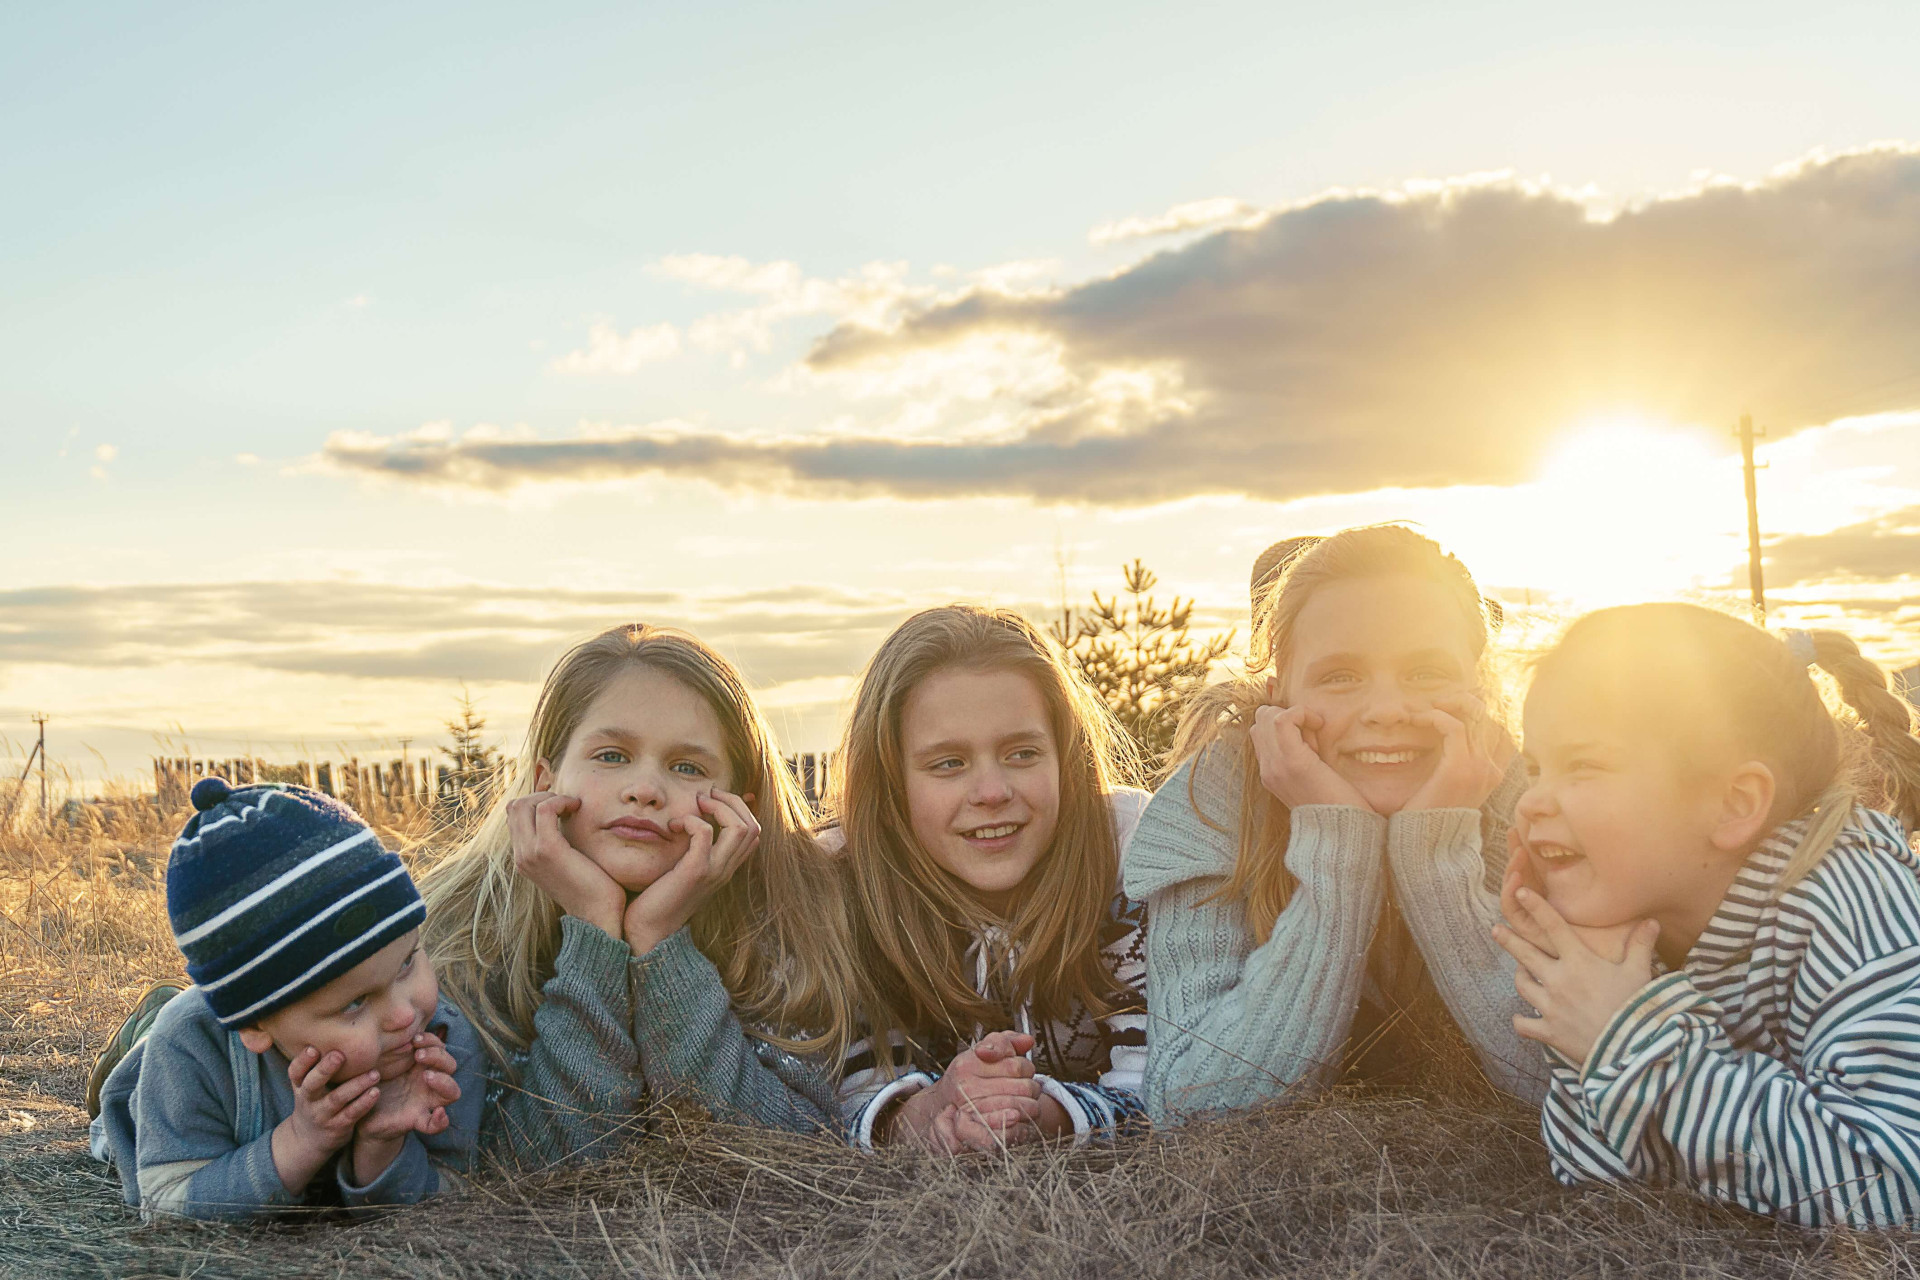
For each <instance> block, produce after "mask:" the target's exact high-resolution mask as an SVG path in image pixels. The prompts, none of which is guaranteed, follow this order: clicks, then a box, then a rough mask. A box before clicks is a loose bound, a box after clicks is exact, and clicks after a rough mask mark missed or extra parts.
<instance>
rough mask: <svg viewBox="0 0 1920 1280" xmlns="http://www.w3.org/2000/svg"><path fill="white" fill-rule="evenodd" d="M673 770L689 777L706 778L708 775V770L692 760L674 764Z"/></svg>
mask: <svg viewBox="0 0 1920 1280" xmlns="http://www.w3.org/2000/svg"><path fill="white" fill-rule="evenodd" d="M673 770H674V772H675V773H678V774H680V775H681V776H683V777H688V778H704V777H706V776H707V771H706V770H705V769H702V768H701V767H700V766H699V765H697V764H695V763H694V762H693V761H691V760H682V761H679V762H678V763H676V764H675V765H674V766H673Z"/></svg>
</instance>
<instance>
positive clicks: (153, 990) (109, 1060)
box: [87, 982, 186, 1118]
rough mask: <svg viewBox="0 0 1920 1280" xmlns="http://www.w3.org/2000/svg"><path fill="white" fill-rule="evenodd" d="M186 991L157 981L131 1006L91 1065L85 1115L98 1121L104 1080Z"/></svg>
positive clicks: (171, 983) (181, 987) (175, 983)
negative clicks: (161, 1014) (167, 1008)
mask: <svg viewBox="0 0 1920 1280" xmlns="http://www.w3.org/2000/svg"><path fill="white" fill-rule="evenodd" d="M185 990H186V988H185V987H183V986H181V985H180V984H179V983H177V982H156V983H154V984H153V985H152V986H150V987H148V988H147V993H146V994H145V995H143V996H141V997H140V1000H139V1002H138V1003H137V1004H135V1005H134V1006H133V1012H132V1013H130V1014H128V1015H127V1020H126V1021H125V1022H123V1023H121V1024H120V1029H119V1030H118V1031H116V1032H114V1033H113V1039H111V1040H109V1041H107V1047H106V1049H105V1050H104V1051H103V1052H102V1053H101V1054H100V1060H99V1061H98V1062H96V1063H94V1064H93V1074H92V1075H90V1076H88V1077H87V1116H88V1117H89V1118H97V1117H98V1116H99V1114H100V1090H101V1088H102V1087H103V1086H105V1084H106V1083H107V1077H108V1076H110V1075H112V1074H113V1069H114V1068H115V1067H117V1066H119V1065H120V1060H121V1059H122V1058H124V1057H126V1056H127V1054H128V1053H129V1052H130V1051H131V1050H132V1049H133V1046H135V1045H137V1044H139V1043H140V1042H141V1041H142V1040H144V1039H146V1036H147V1032H149V1031H151V1030H152V1029H153V1021H154V1019H155V1018H158V1017H159V1016H160V1011H161V1010H162V1009H164V1008H166V1007H167V1001H169V1000H171V999H173V998H174V997H175V996H177V995H179V994H180V993H181V992H182V991H185Z"/></svg>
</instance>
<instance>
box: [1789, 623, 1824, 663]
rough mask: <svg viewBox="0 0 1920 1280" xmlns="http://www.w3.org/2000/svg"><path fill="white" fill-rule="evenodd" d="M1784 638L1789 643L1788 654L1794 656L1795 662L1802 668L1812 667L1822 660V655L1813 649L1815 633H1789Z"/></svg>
mask: <svg viewBox="0 0 1920 1280" xmlns="http://www.w3.org/2000/svg"><path fill="white" fill-rule="evenodd" d="M1783 638H1784V639H1785V640H1786V642H1787V652H1788V653H1790V654H1792V655H1793V660H1794V661H1795V662H1797V663H1799V664H1800V665H1801V666H1803V667H1810V666H1812V665H1813V664H1814V663H1815V662H1818V661H1819V660H1820V655H1819V654H1818V653H1817V652H1815V650H1814V647H1813V632H1811V631H1789V632H1787V633H1786V635H1785V637H1783Z"/></svg>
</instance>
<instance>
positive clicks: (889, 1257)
mask: <svg viewBox="0 0 1920 1280" xmlns="http://www.w3.org/2000/svg"><path fill="white" fill-rule="evenodd" d="M174 819H175V815H153V816H150V817H146V818H144V819H142V820H140V821H138V822H135V821H134V820H131V819H128V820H122V821H121V822H120V823H119V824H118V825H116V826H114V827H111V828H109V829H106V830H92V829H88V830H73V831H69V832H67V833H65V834H64V835H63V837H62V838H61V839H59V840H50V839H46V838H40V837H32V836H26V835H20V834H14V835H10V836H4V837H0V910H4V912H5V918H4V919H3V920H0V1275H3V1276H9V1277H11V1276H22V1277H32V1278H34V1280H43V1278H44V1280H51V1278H52V1277H57V1276H69V1275H72V1276H107V1277H135V1276H155V1277H158V1276H206V1277H228V1276H262V1277H266V1276H275V1277H278V1276H287V1277H292V1276H351V1277H362V1276H408V1277H446V1278H448V1280H452V1278H454V1277H482V1276H486V1277H506V1276H556V1277H557V1276H618V1277H640V1276H647V1277H705V1276H715V1277H718V1276H741V1277H745V1276H768V1277H772V1276H828V1275H831V1276H888V1277H893V1276H919V1277H927V1280H947V1278H953V1280H960V1278H963V1277H985V1276H1010V1277H1011V1276H1018V1277H1024V1278H1030V1280H1053V1278H1055V1277H1058V1278H1062V1280H1064V1278H1066V1277H1087V1278H1089V1280H1091V1278H1093V1277H1109V1276H1111V1277H1143V1278H1145V1277H1164V1276H1189V1275H1203V1276H1220V1277H1236V1276H1282V1275H1285V1276H1293V1275H1298V1276H1329V1277H1331V1276H1351V1277H1360V1276H1380V1277H1388V1276H1516V1277H1521V1276H1524V1277H1536V1276H1594V1277H1602V1276H1663V1277H1667V1276H1670V1277H1683V1276H1685V1277H1709V1276H1726V1277H1783V1278H1784V1277H1856V1276H1887V1277H1895V1276H1920V1240H1916V1239H1914V1238H1912V1237H1908V1236H1904V1235H1901V1236H1886V1235H1869V1234H1859V1233H1845V1232H1842V1233H1833V1234H1817V1233H1811V1232H1803V1231H1797V1230H1793V1229H1789V1228H1784V1227H1777V1226H1774V1225H1772V1224H1770V1223H1767V1222H1764V1221H1759V1220H1755V1219H1752V1218H1749V1217H1746V1216H1744V1215H1740V1214H1737V1213H1734V1212H1731V1211H1727V1210H1721V1209H1717V1208H1712V1207H1709V1206H1705V1205H1701V1204H1696V1203H1693V1202H1691V1201H1690V1200H1689V1199H1688V1198H1686V1197H1685V1196H1681V1195H1676V1194H1656V1193H1649V1192H1637V1191H1636V1192H1627V1191H1615V1190H1586V1191H1578V1192H1570V1191H1566V1190H1563V1189H1561V1188H1559V1187H1557V1186H1556V1185H1554V1183H1553V1182H1552V1181H1551V1180H1550V1179H1549V1178H1548V1176H1547V1172H1546V1158H1545V1155H1544V1152H1543V1151H1542V1149H1541V1147H1540V1145H1539V1142H1538V1139H1537V1137H1536V1134H1535V1123H1534V1119H1533V1117H1532V1116H1531V1115H1529V1114H1527V1113H1526V1112H1525V1111H1524V1110H1522V1109H1521V1108H1518V1107H1515V1106H1511V1105H1507V1104H1503V1103H1501V1102H1500V1101H1498V1100H1497V1099H1494V1098H1492V1097H1490V1096H1489V1095H1488V1094H1487V1093H1486V1091H1485V1090H1484V1087H1483V1086H1481V1087H1478V1088H1476V1087H1475V1086H1474V1085H1473V1084H1472V1083H1471V1082H1465V1083H1458V1084H1456V1085H1454V1086H1452V1087H1433V1088H1426V1089H1421V1090H1416V1091H1412V1092H1403V1093H1392V1094H1387V1093H1361V1092H1346V1093H1340V1094H1337V1095H1335V1096H1333V1097H1331V1098H1329V1099H1327V1100H1325V1101H1322V1102H1319V1103H1316V1104H1314V1105H1311V1106H1301V1107H1295V1108H1291V1109H1277V1110H1272V1111H1268V1112H1265V1113H1260V1114H1254V1115H1249V1116H1244V1117H1240V1118H1237V1119H1234V1120H1231V1121H1226V1122H1220V1123H1215V1124H1211V1125H1203V1126H1195V1127H1192V1128H1189V1129H1186V1130H1183V1131H1180V1132H1170V1133H1163V1134H1156V1135H1153V1136H1149V1137H1143V1138H1139V1139H1135V1140H1132V1141H1129V1142H1126V1143H1124V1144H1122V1145H1120V1146H1118V1147H1117V1148H1113V1149H1106V1150H1090V1151H1083V1152H1071V1151H1065V1150H1030V1151H1021V1152H1017V1153H1015V1154H1012V1155H1010V1156H1008V1157H1005V1158H979V1159H974V1160H968V1161H961V1162H941V1161H932V1160H927V1159H923V1158H919V1157H916V1156H914V1155H911V1154H893V1153H890V1154H886V1155H882V1156H878V1157H863V1156H859V1155H856V1154H855V1153H852V1152H850V1151H847V1150H846V1149H844V1148H842V1147H839V1146H837V1145H834V1144H832V1143H830V1142H826V1141H816V1140H811V1139H800V1138H793V1137H788V1136H785V1135H778V1134H767V1133H758V1132H743V1131H739V1130H729V1129H722V1128H718V1127H715V1126H712V1125H709V1124H705V1123H702V1122H700V1121H698V1120H693V1119H687V1118H685V1117H678V1116H661V1117H657V1118H655V1119H654V1120H653V1121H652V1122H651V1134H650V1136H649V1137H647V1138H646V1139H644V1140H639V1141H635V1142H634V1143H632V1144H631V1145H630V1147H629V1149H628V1151H627V1152H626V1153H625V1154H624V1156H622V1157H621V1158H620V1159H618V1160H613V1161H608V1162H604V1163H601V1164H598V1165H595V1166H592V1167H588V1168H581V1169H561V1170H536V1171H525V1170H514V1171H507V1170H496V1171H493V1172H491V1173H490V1174H488V1175H487V1176H485V1177H483V1178H481V1179H480V1180H479V1181H478V1183H477V1185H476V1186H475V1188H474V1189H473V1190H472V1191H471V1192H469V1193H468V1194H466V1195H465V1196H463V1197H461V1198H458V1199H449V1200H443V1201H440V1202H436V1203H433V1204H430V1205H427V1206H423V1207H419V1208H416V1209H411V1210H406V1211H400V1212H394V1213H391V1214H388V1215H385V1216H382V1217H379V1218H375V1219H372V1220H363V1221H352V1222H350V1221H347V1220H345V1219H343V1218H315V1219H312V1220H306V1221H298V1222H293V1223H288V1224H283V1225H276V1226H271V1227H259V1228H237V1227H207V1226H200V1225H196V1224H192V1223H182V1222H164V1223H157V1224H153V1225H142V1224H141V1222H140V1220H139V1217H138V1215H137V1214H136V1213H134V1212H132V1211H130V1210H128V1209H126V1208H125V1207H124V1206H122V1205H121V1203H120V1200H119V1195H118V1186H117V1184H116V1182H115V1181H114V1178H113V1176H112V1174H111V1173H110V1171H108V1170H107V1169H105V1168H104V1167H102V1166H99V1165H96V1164H94V1163H93V1162H92V1161H91V1160H90V1159H89V1158H88V1155H87V1150H86V1138H85V1133H86V1115H85V1112H84V1111H83V1110H82V1108H81V1102H82V1098H83V1095H84V1092H85V1081H86V1075H87V1071H88V1069H89V1067H90V1066H91V1063H92V1060H93V1055H94V1053H95V1051H96V1048H97V1046H98V1045H99V1044H100V1043H101V1042H102V1041H103V1040H104V1039H105V1038H106V1037H107V1036H108V1035H109V1034H110V1033H111V1032H112V1030H113V1028H114V1026H115V1025H116V1023H117V1022H118V1021H119V1019H120V1017H121V1016H122V1014H123V1013H124V1011H125V1009H126V1007H127V1005H128V1003H129V1002H130V1001H131V999H132V998H133V997H134V996H135V995H136V994H137V993H138V992H139V990H140V989H141V988H142V987H143V986H144V985H145V984H146V983H147V982H148V981H150V980H152V979H154V978H158V977H162V976H167V975H172V974H176V973H178V972H179V959H178V956H177V954H176V953H175V952H174V950H173V946H172V942H171V940H170V938H169V936H168V933H167V929H166V919H165V911H164V907H163V903H162V895H161V892H160V878H159V877H160V872H161V870H162V867H163V865H164V850H165V848H166V844H167V839H168V837H169V835H170V833H171V831H172V830H174V829H175V825H176V824H175V820H174ZM392 834H394V835H396V836H402V835H408V834H418V833H392Z"/></svg>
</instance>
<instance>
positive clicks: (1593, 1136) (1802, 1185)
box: [1541, 809, 1920, 1227]
mask: <svg viewBox="0 0 1920 1280" xmlns="http://www.w3.org/2000/svg"><path fill="white" fill-rule="evenodd" d="M1805 826H1806V823H1805V821H1804V820H1802V821H1801V822H1796V823H1792V824H1788V825H1786V826H1783V827H1781V828H1780V829H1778V830H1777V831H1775V832H1774V833H1773V834H1772V835H1771V836H1769V837H1768V838H1767V839H1766V840H1765V841H1763V842H1762V843H1761V845H1760V847H1759V848H1757V849H1756V850H1754V852H1753V854H1752V855H1751V856H1750V857H1748V859H1747V862H1746V865H1745V866H1744V867H1743V868H1742V869H1741V871H1740V874H1739V876H1738V877H1737V878H1736V879H1735V880H1734V883H1733V887H1732V888H1731V889H1730V890H1729V891H1728V893H1727V896H1726V898H1725V900H1724V901H1723V902H1722V903H1721V905H1720V909H1719V911H1718V912H1717V913H1716V914H1715V916H1714V917H1713V920H1712V921H1711V922H1710V923H1709V924H1708V926H1707V928H1706V931H1705V932H1703V933H1702V934H1701V935H1700V939H1699V941H1698V942H1696V943H1695V944H1694V946H1693V949H1692V950H1691V951H1689V952H1688V954H1687V958H1686V963H1685V965H1684V966H1683V967H1682V968H1679V969H1676V970H1673V971H1672V972H1669V973H1665V974H1662V975H1660V976H1658V977H1656V978H1655V979H1654V980H1653V981H1652V982H1650V983H1648V984H1647V985H1646V986H1645V987H1643V988H1642V989H1641V990H1640V991H1639V993H1638V994H1636V995H1635V996H1634V997H1633V999H1632V1000H1630V1001H1629V1002H1628V1003H1627V1004H1626V1005H1625V1006H1624V1007H1623V1008H1622V1009H1621V1010H1620V1011H1619V1012H1618V1013H1617V1014H1615V1015H1614V1017H1613V1019H1612V1021H1611V1022H1610V1023H1609V1024H1608V1025H1607V1027H1606V1029H1605V1030H1603V1031H1602V1032H1601V1034H1600V1036H1599V1038H1598V1039H1597V1040H1596V1041H1595V1042H1594V1046H1593V1049H1592V1050H1591V1051H1590V1052H1589V1054H1588V1055H1587V1061H1586V1062H1585V1063H1584V1064H1576V1063H1573V1062H1570V1061H1568V1060H1567V1059H1566V1058H1564V1057H1562V1056H1560V1055H1559V1054H1557V1053H1555V1052H1554V1051H1552V1050H1548V1052H1547V1059H1548V1063H1549V1065H1550V1066H1551V1068H1552V1071H1553V1081H1552V1085H1551V1088H1550V1090H1549V1092H1548V1095H1547V1101H1546V1106H1545V1108H1544V1109H1543V1111H1542V1117H1541V1131H1542V1134H1543V1135H1544V1137H1545V1138H1546V1142H1547V1148H1548V1152H1549V1154H1550V1155H1551V1158H1552V1163H1553V1172H1554V1176H1555V1177H1557V1178H1559V1180H1560V1181H1562V1182H1564V1183H1566V1184H1568V1185H1573V1184H1574V1183H1577V1182H1581V1181H1629V1180H1633V1181H1651V1182H1662V1183H1667V1184H1672V1185H1679V1186H1688V1187H1692V1188H1693V1189H1695V1190H1697V1191H1699V1192H1700V1193H1702V1194H1704V1195H1707V1196H1711V1197H1713V1198H1714V1199H1717V1200H1722V1201H1725V1202H1727V1203H1730V1204H1735V1205H1738V1206H1740V1207H1741V1208H1744V1209H1748V1210H1751V1211H1752V1212H1754V1213H1761V1214H1769V1215H1772V1216H1773V1217H1776V1218H1781V1219H1784V1220H1786V1221H1788V1222H1794V1223H1799V1224H1801V1225H1803V1226H1828V1225H1832V1224H1838V1223H1848V1224H1852V1225H1854V1226H1862V1227H1869V1226H1896V1225H1906V1224H1912V1223H1914V1222H1915V1221H1916V1220H1920V862H1916V859H1915V857H1914V854H1913V851H1912V850H1911V849H1910V848H1908V845H1907V838H1906V833H1905V832H1904V831H1902V830H1901V827H1900V824H1899V822H1898V821H1896V820H1895V819H1893V818H1891V817H1889V816H1887V815H1886V814H1883V813H1875V812H1873V811H1871V810H1867V809H1856V810H1855V811H1854V813H1853V816H1852V819H1851V820H1850V822H1849V824H1848V826H1847V827H1846V828H1845V829H1844V830H1843V831H1842V832H1841V834H1840V837H1839V839H1838V840H1837V841H1836V842H1835V844H1834V847H1833V849H1832V850H1831V851H1830V852H1829V853H1828V854H1827V856H1826V858H1825V859H1824V860H1822V861H1821V863H1820V864H1819V865H1818V866H1817V867H1815V868H1814V869H1813V871H1811V872H1810V873H1808V874H1807V875H1806V876H1805V877H1804V878H1802V879H1801V880H1800V881H1799V882H1798V883H1796V884H1794V885H1792V886H1790V887H1789V888H1787V889H1785V890H1780V889H1779V887H1778V886H1779V880H1780V873H1781V872H1782V871H1783V870H1784V869H1785V867H1786V865H1787V862H1788V859H1789V858H1790V857H1791V855H1792V852H1793V848H1794V846H1795V844H1797V843H1798V839H1799V836H1800V834H1801V832H1802V831H1804V830H1805Z"/></svg>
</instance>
